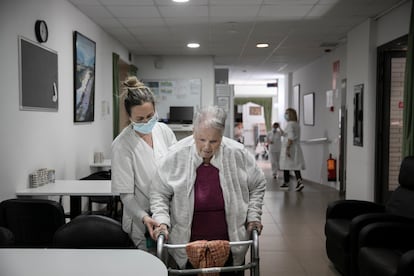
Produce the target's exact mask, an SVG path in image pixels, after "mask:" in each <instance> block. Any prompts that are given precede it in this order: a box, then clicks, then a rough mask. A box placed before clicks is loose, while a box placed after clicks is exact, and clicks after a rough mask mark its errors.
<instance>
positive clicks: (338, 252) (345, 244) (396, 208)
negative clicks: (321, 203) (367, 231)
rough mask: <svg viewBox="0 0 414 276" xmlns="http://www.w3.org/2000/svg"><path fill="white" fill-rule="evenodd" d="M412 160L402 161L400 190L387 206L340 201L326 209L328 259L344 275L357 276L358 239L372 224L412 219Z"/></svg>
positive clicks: (410, 158) (413, 199)
mask: <svg viewBox="0 0 414 276" xmlns="http://www.w3.org/2000/svg"><path fill="white" fill-rule="evenodd" d="M413 171H414V157H413V156H409V157H406V158H404V160H403V161H402V163H401V167H400V174H399V179H398V181H399V184H400V186H399V187H398V188H397V189H396V190H395V191H394V192H393V193H392V195H391V198H390V199H389V201H388V202H387V204H386V205H380V204H376V203H373V202H368V201H361V200H339V201H335V202H332V203H330V204H329V205H328V208H327V211H326V222H325V236H326V253H327V255H328V258H329V259H330V260H331V262H332V263H333V264H334V266H335V267H336V268H337V270H338V271H339V272H341V273H342V274H343V275H352V276H356V275H358V256H357V254H358V236H359V232H360V231H361V229H362V228H363V227H365V226H366V225H369V224H371V223H374V222H380V221H388V220H398V219H399V218H401V219H404V218H406V217H409V218H414V204H413V202H414V177H411V176H410V174H411V173H412V172H413Z"/></svg>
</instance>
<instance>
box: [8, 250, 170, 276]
mask: <svg viewBox="0 0 414 276" xmlns="http://www.w3.org/2000/svg"><path fill="white" fill-rule="evenodd" d="M0 274H1V275H5V276H6V275H7V276H26V275H28V276H57V275H59V276H81V275H85V276H109V275H110V276H115V275H122V276H138V275H151V276H167V275H168V272H167V268H166V266H165V265H164V263H163V262H162V261H161V260H160V259H158V258H157V257H156V256H154V255H151V254H149V253H147V252H145V251H142V250H139V249H38V248H37V249H22V248H2V249H0Z"/></svg>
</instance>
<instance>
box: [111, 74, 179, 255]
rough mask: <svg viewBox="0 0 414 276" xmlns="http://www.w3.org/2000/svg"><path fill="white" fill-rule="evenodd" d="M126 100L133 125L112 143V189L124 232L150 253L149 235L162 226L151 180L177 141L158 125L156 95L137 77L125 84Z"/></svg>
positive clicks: (167, 129)
mask: <svg viewBox="0 0 414 276" xmlns="http://www.w3.org/2000/svg"><path fill="white" fill-rule="evenodd" d="M124 97H125V99H124V105H125V110H126V112H127V114H128V116H129V120H130V122H131V123H130V124H129V125H128V126H127V127H125V128H124V129H123V130H122V132H121V133H120V134H119V135H118V136H117V137H116V138H115V140H114V141H113V142H112V190H113V191H117V192H119V193H120V194H121V201H122V203H123V205H124V208H123V217H122V226H123V229H124V231H125V232H127V233H128V234H129V235H130V237H131V239H132V240H133V242H134V243H135V245H136V246H137V247H138V248H140V249H143V250H149V248H148V247H147V239H146V237H145V233H146V232H147V231H148V232H149V233H150V232H151V231H152V230H153V228H154V227H155V226H157V225H158V224H156V222H155V221H154V220H153V219H152V218H151V216H150V207H149V191H150V189H151V187H150V185H151V179H152V178H153V176H154V174H155V171H156V165H157V160H158V159H160V158H161V156H162V155H164V154H165V153H166V152H167V151H168V147H169V146H171V145H172V144H174V143H175V142H176V141H177V140H176V138H175V135H174V133H173V132H172V130H171V129H170V128H169V127H168V126H167V125H165V124H163V123H159V122H158V117H157V112H156V110H155V100H154V96H153V94H152V92H151V90H150V89H149V88H148V87H145V86H144V84H143V83H141V82H140V81H139V80H138V79H137V78H136V77H129V78H128V79H127V80H126V81H125V82H124ZM149 241H151V239H149Z"/></svg>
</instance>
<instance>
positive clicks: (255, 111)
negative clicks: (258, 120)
mask: <svg viewBox="0 0 414 276" xmlns="http://www.w3.org/2000/svg"><path fill="white" fill-rule="evenodd" d="M249 115H253V116H260V115H262V107H261V106H250V107H249Z"/></svg>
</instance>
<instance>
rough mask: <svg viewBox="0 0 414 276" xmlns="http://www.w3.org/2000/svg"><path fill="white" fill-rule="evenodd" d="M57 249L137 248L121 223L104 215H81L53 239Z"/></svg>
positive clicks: (61, 228)
mask: <svg viewBox="0 0 414 276" xmlns="http://www.w3.org/2000/svg"><path fill="white" fill-rule="evenodd" d="M53 247H55V248H90V249H104V248H112V249H114V248H135V247H134V244H133V242H132V241H131V239H130V238H129V235H128V234H127V233H126V232H124V231H123V230H122V226H121V223H120V222H119V221H117V220H115V219H113V218H110V217H107V216H102V215H81V216H77V217H76V218H75V219H73V220H71V221H70V222H68V223H66V224H65V225H63V226H62V227H60V228H59V229H58V230H57V231H56V233H55V235H54V237H53Z"/></svg>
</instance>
